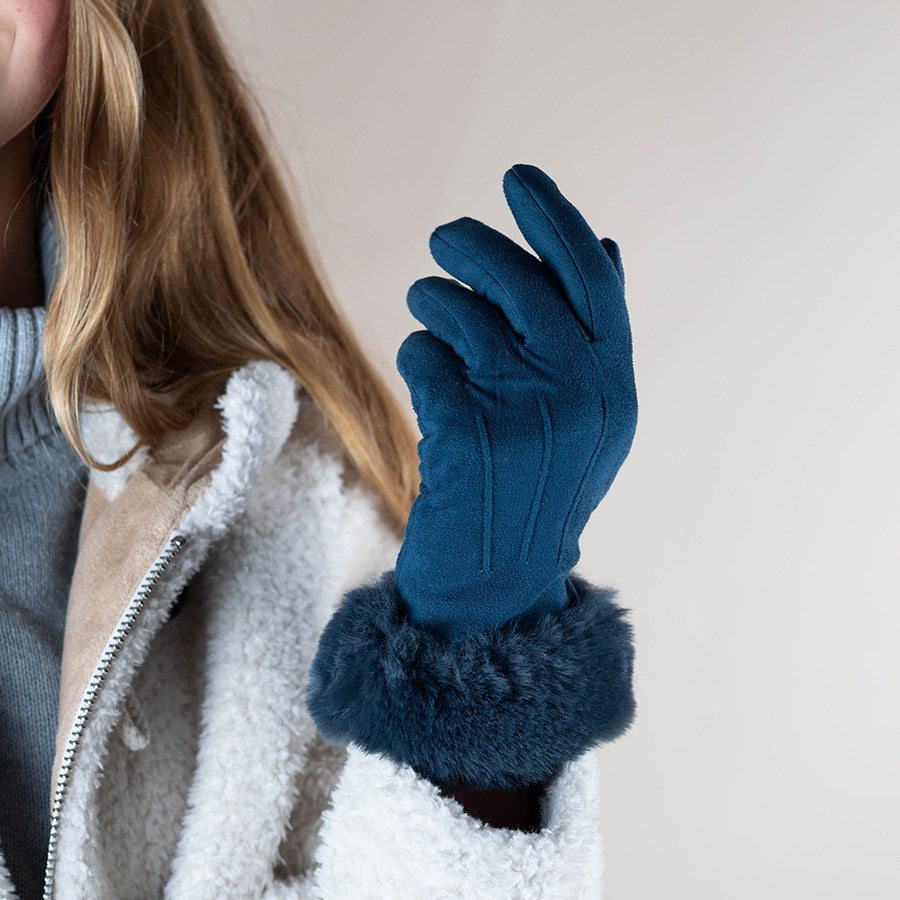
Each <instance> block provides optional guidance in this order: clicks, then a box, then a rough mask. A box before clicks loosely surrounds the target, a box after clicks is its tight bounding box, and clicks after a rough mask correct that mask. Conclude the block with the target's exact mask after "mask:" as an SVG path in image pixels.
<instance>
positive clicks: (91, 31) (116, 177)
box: [42, 0, 419, 533]
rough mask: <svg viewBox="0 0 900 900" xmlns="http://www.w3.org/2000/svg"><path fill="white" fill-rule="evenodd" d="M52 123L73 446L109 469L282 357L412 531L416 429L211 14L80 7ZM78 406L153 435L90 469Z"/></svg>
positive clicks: (82, 1)
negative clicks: (346, 314)
mask: <svg viewBox="0 0 900 900" xmlns="http://www.w3.org/2000/svg"><path fill="white" fill-rule="evenodd" d="M45 112H46V114H47V115H46V127H47V135H48V140H49V145H48V147H47V149H46V164H45V173H46V174H45V178H44V181H43V182H42V184H43V189H44V190H47V191H49V192H52V199H53V203H54V207H55V210H56V213H57V218H58V222H59V229H60V237H61V243H62V244H64V247H65V252H64V259H63V264H62V266H61V268H60V270H59V275H58V278H57V283H56V286H55V288H54V291H53V294H52V296H51V297H50V298H49V300H48V304H47V316H46V323H45V332H44V361H45V368H46V372H47V383H48V388H49V394H50V399H51V402H52V404H53V408H54V411H55V412H56V415H57V418H58V420H59V423H60V426H61V428H62V430H63V432H64V433H65V435H66V437H67V438H68V439H69V441H70V442H71V443H72V446H73V447H74V449H75V450H76V452H77V453H78V454H79V455H80V456H81V457H82V458H83V459H84V460H85V461H86V462H87V463H89V464H90V465H92V466H94V467H97V468H100V469H105V470H108V469H112V468H116V467H117V466H119V465H121V464H123V463H124V462H125V461H126V460H127V459H129V458H130V456H131V455H132V454H133V453H134V452H135V451H136V450H137V449H138V447H140V446H142V445H143V444H151V445H152V444H153V443H154V442H155V441H156V440H158V439H159V438H160V437H161V436H162V435H164V434H166V433H168V432H170V431H174V430H179V429H181V428H183V427H184V426H186V425H187V424H189V423H190V421H191V420H192V419H193V418H194V417H195V416H196V414H197V413H198V412H199V410H200V409H201V408H202V407H203V406H205V405H206V404H208V403H210V402H211V401H212V399H213V398H214V397H215V396H216V395H217V394H218V392H219V391H220V390H221V388H222V387H223V385H224V382H225V380H226V379H227V376H228V375H229V373H230V372H231V371H232V370H233V369H235V368H236V367H238V366H240V365H241V364H243V363H245V362H247V361H249V360H251V359H268V360H274V361H276V362H277V363H279V364H281V365H282V366H284V367H285V368H286V369H288V370H290V371H291V372H292V373H293V374H294V375H295V376H296V377H297V378H298V379H299V381H300V382H301V384H302V385H303V386H304V387H305V388H306V390H307V391H308V392H309V394H310V395H311V396H312V397H313V398H314V400H315V402H316V403H317V405H318V406H319V407H320V409H321V410H322V411H323V413H324V414H325V416H326V417H327V419H328V420H329V422H330V423H331V425H332V426H333V428H334V430H335V431H336V433H337V435H338V437H339V438H340V441H341V443H342V445H343V447H344V448H345V450H346V453H347V455H348V457H349V459H350V460H351V462H352V465H353V467H354V468H355V469H356V471H357V472H358V473H359V475H360V476H361V477H362V479H363V480H364V481H365V482H367V483H368V484H369V485H370V486H371V487H372V488H373V489H374V490H375V492H376V494H377V495H379V496H380V497H381V499H382V500H383V502H384V505H385V507H386V510H387V512H388V515H389V518H390V520H391V521H392V523H393V524H394V525H395V526H396V528H397V530H398V533H402V530H403V528H404V525H405V522H406V519H407V517H408V514H409V509H410V506H411V504H412V502H413V500H414V499H415V496H416V494H417V492H418V489H419V472H418V456H417V452H416V440H417V436H416V434H415V432H414V430H413V428H412V424H411V422H410V421H409V419H408V417H407V416H406V414H405V412H404V411H403V410H402V409H401V407H400V405H399V403H398V402H397V399H396V398H395V397H394V395H393V392H392V391H391V389H390V388H389V387H388V385H387V384H386V383H385V382H384V380H383V379H382V377H381V376H380V375H379V373H378V371H377V370H376V368H375V367H374V365H373V364H372V362H371V361H370V360H369V359H367V358H366V356H365V354H364V352H363V350H362V348H361V347H360V344H359V342H358V340H357V338H356V337H355V336H354V334H353V332H352V330H351V328H350V326H349V325H348V323H347V322H346V321H345V319H344V318H343V316H342V314H341V313H340V312H339V311H338V309H336V308H335V306H334V304H333V303H332V301H331V300H330V298H329V288H327V287H326V280H325V278H324V276H323V275H322V273H321V265H320V263H319V262H318V260H317V259H316V258H315V256H314V252H313V249H312V246H311V243H310V242H308V241H307V239H306V237H305V236H304V235H303V233H302V229H301V226H300V223H299V221H298V217H297V214H296V212H295V207H296V206H297V205H298V204H297V203H296V201H293V200H292V199H291V196H290V195H289V192H288V190H287V188H286V186H285V182H284V181H283V180H282V177H281V175H280V174H279V170H278V168H277V166H276V162H275V157H274V156H273V149H272V148H273V147H274V146H275V143H274V141H273V139H272V136H271V130H270V126H269V123H268V120H267V118H266V115H265V113H264V111H263V110H262V108H261V107H260V106H259V105H258V101H257V100H256V99H255V98H254V96H253V92H252V91H251V90H250V89H249V88H248V87H247V85H246V83H245V82H244V80H243V79H242V77H241V75H240V74H239V73H238V71H237V70H236V67H235V65H234V63H233V62H232V61H231V59H230V58H229V55H228V53H227V50H226V47H225V44H224V41H223V40H222V38H221V36H220V34H219V33H218V31H217V28H216V26H215V24H214V22H213V19H212V17H211V15H210V13H209V11H208V10H207V8H206V4H205V3H204V2H202V0H190V2H185V0H72V2H71V5H70V24H69V51H68V60H67V64H66V71H65V74H64V77H63V80H62V82H61V84H60V87H59V89H58V91H57V93H56V94H55V95H54V98H53V100H52V101H51V103H50V104H48V108H47V110H46V111H45ZM279 164H280V165H282V166H283V161H282V160H281V159H280V157H279ZM82 396H88V397H92V398H96V399H98V400H101V401H109V402H112V403H113V404H114V405H115V406H116V408H117V409H118V410H119V411H120V412H121V414H122V415H123V417H124V418H125V420H126V421H127V422H128V424H129V425H130V426H131V427H132V428H133V429H134V431H135V432H136V434H137V435H138V436H139V438H140V443H138V444H137V445H136V446H135V447H134V448H132V450H131V451H130V452H129V453H128V454H126V455H124V456H122V457H121V458H120V459H118V460H115V461H112V462H110V461H102V460H98V459H95V458H94V457H93V456H92V455H91V454H90V453H89V451H88V450H87V448H86V447H85V446H84V444H83V442H82V441H81V438H80V434H79V405H80V402H81V398H82ZM172 397H175V398H176V400H175V402H173V401H172Z"/></svg>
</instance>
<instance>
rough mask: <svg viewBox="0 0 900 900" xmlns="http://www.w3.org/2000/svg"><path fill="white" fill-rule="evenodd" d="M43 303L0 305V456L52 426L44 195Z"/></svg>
mask: <svg viewBox="0 0 900 900" xmlns="http://www.w3.org/2000/svg"><path fill="white" fill-rule="evenodd" d="M37 237H38V245H39V251H40V252H39V256H40V264H41V275H42V278H43V282H44V305H43V306H35V307H25V308H9V307H0V457H2V458H9V457H12V456H15V455H16V454H18V453H19V452H21V451H22V450H25V449H26V448H27V447H30V446H31V445H32V444H34V443H36V442H37V441H38V440H39V439H40V438H42V437H43V436H44V435H46V434H48V433H49V432H51V431H53V430H54V429H55V428H57V427H58V426H57V423H56V418H55V416H54V415H53V412H52V409H51V408H50V402H49V398H48V397H47V392H46V379H45V377H44V363H43V358H42V355H41V354H42V346H43V335H44V318H45V316H46V312H47V308H46V305H47V300H48V299H49V298H50V294H51V293H52V291H53V287H54V285H55V283H56V277H57V275H58V271H59V259H58V249H59V243H58V232H57V225H56V219H55V211H54V209H53V205H52V203H51V202H50V201H49V200H47V201H46V202H44V203H42V204H41V207H40V209H39V215H38V235H37Z"/></svg>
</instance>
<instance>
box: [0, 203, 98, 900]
mask: <svg viewBox="0 0 900 900" xmlns="http://www.w3.org/2000/svg"><path fill="white" fill-rule="evenodd" d="M36 238H37V239H38V240H39V245H40V259H41V268H42V275H43V279H44V306H42V307H35V308H22V309H12V308H5V307H4V308H0V848H2V851H3V856H4V858H5V860H6V864H7V867H8V869H9V872H10V875H11V877H12V880H13V883H14V885H15V887H16V890H17V892H18V895H19V897H20V898H22V900H30V898H33V897H40V896H41V893H42V885H43V873H44V865H45V860H46V853H47V840H48V836H49V830H50V796H51V793H52V791H51V785H50V779H51V769H52V764H53V753H54V743H55V734H56V712H57V695H58V690H59V668H60V661H61V656H62V641H63V629H64V625H65V613H66V602H67V599H68V591H69V582H70V580H71V576H72V568H73V565H74V561H75V550H76V546H77V539H78V528H79V524H80V521H81V512H82V508H83V503H84V491H85V487H86V484H87V469H86V467H85V466H84V464H83V463H82V462H81V460H80V459H79V458H78V457H77V456H76V455H75V453H74V452H73V450H72V449H71V447H70V446H69V444H68V442H67V441H66V439H65V438H64V436H63V434H62V432H61V431H60V429H59V424H58V422H57V421H56V418H55V416H54V415H53V412H52V409H51V408H50V405H49V402H48V398H47V392H46V380H45V377H44V370H43V362H42V358H41V346H42V337H43V325H44V316H45V313H46V303H47V299H48V298H49V295H50V291H51V289H52V287H53V283H54V279H55V276H56V271H57V269H56V258H55V256H56V252H57V246H58V245H57V232H56V223H55V221H54V220H53V218H52V207H50V206H49V205H45V206H43V207H42V208H41V210H40V215H39V232H38V234H37V235H36Z"/></svg>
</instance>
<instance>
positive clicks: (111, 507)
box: [0, 361, 602, 900]
mask: <svg viewBox="0 0 900 900" xmlns="http://www.w3.org/2000/svg"><path fill="white" fill-rule="evenodd" d="M82 430H83V434H84V437H85V440H86V442H87V443H88V446H89V447H90V449H92V450H93V451H94V453H95V454H97V455H98V457H99V458H101V459H105V460H110V459H114V458H116V457H117V456H118V455H119V454H121V453H122V452H123V451H124V450H126V449H128V448H129V447H131V446H132V444H133V443H134V435H133V433H132V432H131V430H130V429H129V428H128V426H127V425H126V424H125V423H124V420H123V419H122V418H121V416H120V415H119V414H118V413H117V412H116V411H115V410H114V409H112V408H110V407H103V408H97V407H95V408H93V409H92V410H91V411H88V412H86V413H85V414H84V416H83V424H82ZM398 550H399V542H398V540H397V538H396V536H395V535H394V533H393V532H392V531H391V529H390V528H389V526H388V525H387V523H386V522H385V520H384V519H382V517H381V513H380V512H379V506H378V503H377V502H376V500H375V498H374V497H373V495H372V494H371V493H370V492H369V490H368V489H366V488H365V487H364V486H363V485H362V483H361V482H360V481H359V479H358V478H357V477H355V476H354V474H353V473H352V471H351V469H350V467H349V464H348V463H347V461H346V458H345V457H344V455H343V453H342V450H341V447H340V445H339V443H338V441H337V439H336V436H335V435H334V433H333V432H332V431H331V429H330V427H329V426H328V425H327V423H326V421H325V419H324V417H323V416H322V414H321V413H320V411H319V410H318V408H317V407H316V406H315V404H314V403H313V401H312V399H311V397H310V396H309V394H307V393H306V391H305V390H303V389H302V387H301V386H300V385H299V384H298V383H297V381H296V380H295V378H294V377H293V376H292V375H291V374H290V373H289V372H288V371H286V370H285V369H283V368H282V367H280V366H278V365H277V364H275V363H271V362H262V361H254V362H251V363H247V364H246V365H244V366H242V367H241V368H239V369H237V370H236V371H235V372H233V373H232V375H231V377H230V379H229V380H228V382H227V385H226V387H225V389H224V391H223V393H222V395H221V396H220V397H219V398H218V400H217V402H216V404H215V407H214V408H210V411H209V414H208V415H203V416H201V417H200V418H199V419H198V420H197V421H196V422H195V423H193V424H192V425H191V426H189V427H188V428H186V429H185V430H184V431H182V432H179V433H178V434H175V435H170V436H169V437H167V438H166V439H165V440H163V441H162V442H160V444H159V445H158V446H157V447H155V448H153V450H152V451H150V452H148V451H147V450H146V448H145V449H144V450H142V451H141V452H139V453H138V454H136V455H135V456H134V457H133V458H132V459H131V460H130V461H129V462H128V463H127V464H126V466H124V467H123V468H121V469H118V470H116V471H113V472H102V471H99V470H92V471H91V476H90V482H89V488H88V494H87V501H86V506H85V511H84V517H83V521H82V527H81V534H80V539H79V549H78V559H77V564H76V567H75V572H74V577H73V580H72V588H71V594H70V599H69V611H68V620H67V627H66V637H65V647H64V657H63V669H62V677H61V691H60V709H59V731H58V741H57V755H56V763H55V767H54V780H55V788H54V791H53V796H52V801H51V802H52V810H53V812H52V816H53V818H52V836H51V846H50V859H49V865H48V873H47V887H46V896H47V897H52V898H59V900H68V898H79V900H132V898H156V897H164V898H167V900H207V898H209V900H214V898H215V900H222V898H256V897H266V898H297V900H301V898H302V900H312V898H322V900H364V898H392V900H396V898H416V900H421V898H428V900H440V898H467V900H475V898H599V897H600V894H601V888H600V877H601V869H602V847H601V836H600V832H599V828H598V823H599V808H598V759H597V755H596V751H595V750H593V749H592V750H587V751H585V752H584V753H583V754H582V755H580V756H579V757H578V758H577V759H575V760H574V761H571V762H568V763H566V764H565V765H564V766H563V767H562V769H561V770H560V772H559V774H558V775H557V776H556V777H555V778H554V779H553V780H552V782H551V784H550V788H549V791H548V792H547V794H546V797H545V800H544V802H543V830H542V831H540V832H539V833H527V832H519V831H507V830H505V829H497V828H492V827H490V826H488V825H485V824H483V823H481V822H479V821H477V820H476V819H474V818H472V817H470V816H469V815H467V814H466V813H465V812H464V811H463V809H462V807H461V806H460V805H459V804H458V803H457V802H456V801H455V800H452V799H450V798H447V797H445V796H443V795H442V794H441V793H440V792H439V791H438V789H437V787H436V786H435V785H434V784H432V783H431V782H430V781H429V780H427V779H425V778H424V777H422V776H420V775H418V774H417V773H416V772H415V771H414V770H413V769H411V768H409V767H408V766H406V765H403V764H397V763H395V762H392V761H390V760H389V759H388V758H387V757H385V756H382V755H380V754H375V753H370V752H367V751H366V750H364V749H363V748H362V747H360V746H358V745H357V744H354V743H350V744H349V746H346V747H345V746H340V745H335V744H331V743H329V742H327V741H326V740H325V739H324V738H323V737H322V735H321V734H320V733H319V731H318V730H317V728H316V725H315V723H314V721H313V719H312V718H311V715H310V712H309V709H308V706H307V704H306V702H305V690H306V687H307V675H308V672H309V668H310V665H311V661H312V659H313V657H314V654H315V651H316V647H317V642H318V639H319V637H320V635H321V633H322V631H323V628H324V627H325V625H326V623H327V622H328V620H329V618H330V617H331V616H332V613H333V612H334V611H335V609H336V608H337V607H338V606H339V604H340V602H341V599H342V597H343V596H344V595H345V593H346V592H347V591H349V590H350V589H351V588H354V587H355V586H357V585H360V584H362V583H364V582H365V581H366V580H368V579H372V578H374V577H375V576H377V575H378V574H379V573H380V572H382V571H384V570H386V569H388V568H390V567H392V566H393V565H394V562H395V559H396V555H397V552H398ZM12 896H13V893H12V889H11V887H10V885H9V879H8V877H7V873H6V870H5V867H4V866H3V865H2V860H0V897H4V898H9V897H12Z"/></svg>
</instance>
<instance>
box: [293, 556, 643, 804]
mask: <svg viewBox="0 0 900 900" xmlns="http://www.w3.org/2000/svg"><path fill="white" fill-rule="evenodd" d="M394 573H395V570H394V569H389V570H387V571H385V572H383V573H382V574H381V575H379V576H378V578H376V579H374V580H370V581H369V582H367V583H365V584H363V585H361V586H359V587H357V588H355V589H353V590H351V591H349V592H348V593H347V594H346V596H345V597H344V601H343V603H342V605H341V606H340V608H339V609H338V610H337V612H336V613H335V614H334V615H333V616H332V618H331V620H330V621H329V623H328V625H327V626H326V628H325V630H324V632H323V634H322V637H321V639H320V641H319V646H318V649H317V652H316V656H315V659H314V660H313V664H312V669H311V672H310V678H309V683H308V688H307V703H308V705H309V708H310V712H311V713H312V715H313V718H314V719H315V721H316V724H317V725H318V727H319V730H320V731H321V732H322V734H323V735H324V736H325V737H326V738H328V739H330V740H333V741H336V742H338V743H349V742H354V743H356V744H358V745H359V746H361V747H363V748H365V749H366V750H368V751H370V752H372V753H380V754H383V755H384V756H386V757H388V758H390V759H392V760H395V761H397V762H401V763H406V764H408V765H409V766H410V767H411V768H412V769H414V770H415V771H416V772H418V773H419V774H421V775H423V776H425V777H427V778H429V779H430V780H431V781H434V782H437V783H439V784H450V785H454V784H457V783H459V782H467V783H469V784H472V785H478V786H485V787H488V786H494V787H512V786H516V785H522V784H528V783H531V782H536V781H543V780H545V779H548V778H550V777H552V776H553V775H555V774H556V773H557V772H558V771H559V769H560V767H561V766H562V765H563V764H564V763H566V762H567V761H570V760H573V759H575V758H577V757H578V756H579V755H580V754H582V753H583V752H584V751H585V750H587V749H588V748H590V747H591V746H593V745H594V744H596V743H597V742H599V741H604V740H607V741H608V740H611V739H613V738H615V737H618V736H619V735H620V734H621V733H622V732H623V731H624V730H625V729H626V728H627V727H628V726H629V725H630V724H631V721H632V719H633V716H634V710H635V703H634V696H633V694H632V688H631V678H632V664H633V653H634V651H633V644H632V629H631V625H630V624H629V623H628V622H626V621H625V618H624V616H625V613H626V612H627V611H626V610H625V609H623V608H621V607H619V606H618V605H616V604H615V603H614V602H613V597H614V596H615V594H616V591H615V590H614V589H613V588H608V587H597V586H594V585H592V584H590V583H589V582H588V581H587V580H586V579H584V578H582V577H580V576H578V575H576V574H574V573H570V576H569V577H570V580H571V582H572V584H573V585H574V587H575V588H576V596H575V597H574V598H573V600H572V601H571V602H570V603H569V605H568V607H567V608H565V609H564V610H562V611H561V612H557V613H552V614H546V613H545V614H543V615H540V616H523V617H519V618H517V619H513V620H511V621H509V622H506V623H505V624H504V625H502V626H500V627H499V628H496V629H493V630H492V631H489V632H484V633H475V634H470V635H467V636H466V637H464V638H462V639H460V640H458V641H456V642H447V641H445V640H443V639H441V638H440V637H438V636H437V635H435V634H434V633H433V632H431V631H429V630H427V629H425V628H422V627H419V626H417V625H415V624H413V623H412V622H411V621H410V619H409V618H408V616H407V615H406V610H405V605H404V604H403V600H402V597H401V596H400V595H399V593H398V591H397V589H396V583H395V580H394Z"/></svg>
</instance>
